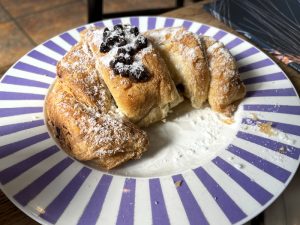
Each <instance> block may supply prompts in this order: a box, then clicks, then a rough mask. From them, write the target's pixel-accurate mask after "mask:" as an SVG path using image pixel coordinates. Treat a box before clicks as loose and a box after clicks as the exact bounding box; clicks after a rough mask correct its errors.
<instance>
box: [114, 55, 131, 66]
mask: <svg viewBox="0 0 300 225" xmlns="http://www.w3.org/2000/svg"><path fill="white" fill-rule="evenodd" d="M115 60H116V61H117V62H120V63H124V64H127V65H128V64H132V62H133V58H132V57H131V56H130V55H128V54H125V55H124V56H121V55H119V56H117V57H116V59H115Z"/></svg>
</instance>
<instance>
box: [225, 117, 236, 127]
mask: <svg viewBox="0 0 300 225" xmlns="http://www.w3.org/2000/svg"><path fill="white" fill-rule="evenodd" d="M234 122H235V121H234V119H233V118H232V117H230V118H227V119H225V120H223V123H226V124H229V125H230V124H233V123H234Z"/></svg>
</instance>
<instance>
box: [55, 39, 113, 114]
mask: <svg viewBox="0 0 300 225" xmlns="http://www.w3.org/2000/svg"><path fill="white" fill-rule="evenodd" d="M56 71H57V76H58V77H59V79H60V81H61V82H63V83H64V86H65V89H69V90H68V91H69V92H72V93H73V95H74V96H76V98H77V99H78V100H79V101H80V102H82V103H85V104H87V105H89V106H93V107H98V109H99V112H103V113H105V112H108V111H109V110H110V109H111V108H112V107H114V105H113V100H112V98H111V95H110V94H109V92H108V90H107V88H106V86H105V84H104V82H103V81H102V80H101V77H100V76H99V74H98V72H97V70H96V69H95V60H94V59H93V56H92V52H91V51H90V50H89V48H88V46H87V45H86V44H85V43H83V42H79V43H77V44H76V45H74V46H73V47H72V49H71V50H70V51H69V52H68V53H67V54H66V55H65V56H64V57H63V59H62V60H60V61H59V62H58V63H57V66H56Z"/></svg>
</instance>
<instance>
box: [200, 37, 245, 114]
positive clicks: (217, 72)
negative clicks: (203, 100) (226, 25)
mask: <svg viewBox="0 0 300 225" xmlns="http://www.w3.org/2000/svg"><path fill="white" fill-rule="evenodd" d="M202 40H203V43H204V44H205V47H206V52H207V57H208V62H209V68H210V73H211V82H210V89H209V95H208V102H209V104H210V106H211V108H212V109H213V110H215V111H217V112H221V113H223V114H225V115H227V116H232V114H233V113H234V111H235V110H236V108H237V106H238V104H239V103H240V101H241V100H242V99H243V98H244V97H245V95H246V87H245V85H244V84H243V82H242V81H241V80H240V76H239V73H238V68H237V65H236V61H235V59H234V57H233V56H232V55H231V54H230V52H229V51H228V50H227V49H226V48H225V46H224V45H223V44H222V43H221V42H218V41H216V40H214V39H213V38H211V37H207V36H203V37H202Z"/></svg>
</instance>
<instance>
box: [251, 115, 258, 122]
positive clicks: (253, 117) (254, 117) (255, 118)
mask: <svg viewBox="0 0 300 225" xmlns="http://www.w3.org/2000/svg"><path fill="white" fill-rule="evenodd" d="M251 116H252V119H253V120H255V121H256V120H258V116H257V115H256V113H251Z"/></svg>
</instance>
